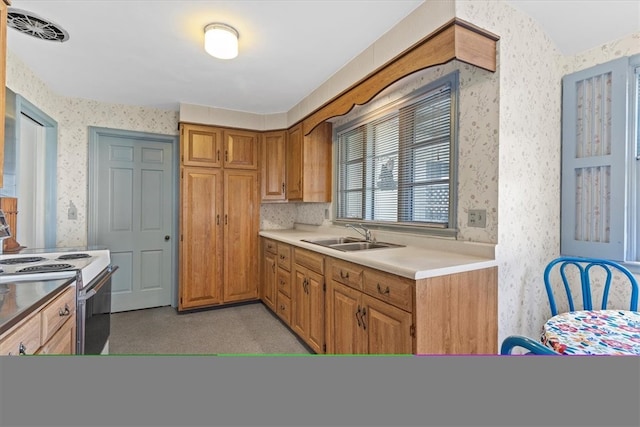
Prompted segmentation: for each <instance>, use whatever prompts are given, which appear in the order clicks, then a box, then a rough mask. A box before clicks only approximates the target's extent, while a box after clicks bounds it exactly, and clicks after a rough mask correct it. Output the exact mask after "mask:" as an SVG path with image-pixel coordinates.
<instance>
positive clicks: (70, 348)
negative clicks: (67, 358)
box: [38, 316, 76, 354]
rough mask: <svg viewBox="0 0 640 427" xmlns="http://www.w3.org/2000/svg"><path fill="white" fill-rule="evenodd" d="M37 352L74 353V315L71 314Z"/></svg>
mask: <svg viewBox="0 0 640 427" xmlns="http://www.w3.org/2000/svg"><path fill="white" fill-rule="evenodd" d="M38 354H76V316H71V317H70V318H69V319H67V321H66V322H65V323H64V324H63V325H62V327H61V328H60V329H59V330H58V332H56V333H55V334H53V336H52V337H51V339H50V340H49V341H47V343H46V344H45V345H44V346H42V348H41V349H40V351H39V352H38Z"/></svg>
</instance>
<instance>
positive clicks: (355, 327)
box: [327, 280, 367, 354]
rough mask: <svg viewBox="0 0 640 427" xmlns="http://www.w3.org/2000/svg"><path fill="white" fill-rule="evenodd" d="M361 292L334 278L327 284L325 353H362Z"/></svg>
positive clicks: (364, 348)
mask: <svg viewBox="0 0 640 427" xmlns="http://www.w3.org/2000/svg"><path fill="white" fill-rule="evenodd" d="M361 295H362V293H361V292H360V291H358V290H355V289H352V288H350V287H348V286H345V285H342V284H340V283H338V282H336V281H335V280H332V281H330V282H329V285H328V286H327V353H332V354H363V353H366V352H367V351H366V346H365V344H366V341H365V337H364V335H363V329H362V322H361V320H360V314H361V311H362V301H361Z"/></svg>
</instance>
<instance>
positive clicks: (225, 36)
mask: <svg viewBox="0 0 640 427" xmlns="http://www.w3.org/2000/svg"><path fill="white" fill-rule="evenodd" d="M204 50H206V51H207V53H208V54H209V55H211V56H214V57H216V58H220V59H232V58H235V57H236V56H238V31H236V29H235V28H233V27H231V26H229V25H226V24H221V23H213V24H209V25H207V26H206V27H204Z"/></svg>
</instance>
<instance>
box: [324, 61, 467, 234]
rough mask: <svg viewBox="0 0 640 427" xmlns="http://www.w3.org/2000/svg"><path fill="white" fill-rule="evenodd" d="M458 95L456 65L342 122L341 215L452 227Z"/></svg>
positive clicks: (373, 221)
mask: <svg viewBox="0 0 640 427" xmlns="http://www.w3.org/2000/svg"><path fill="white" fill-rule="evenodd" d="M457 96H458V72H457V71H456V72H454V73H452V74H449V75H447V76H445V77H443V78H441V79H439V80H437V81H435V82H432V83H430V84H428V85H427V86H424V87H422V88H420V89H418V90H416V91H414V92H413V93H411V94H409V95H407V96H405V97H404V98H402V99H400V100H398V101H395V102H393V103H392V104H391V105H388V106H385V107H383V108H381V109H379V110H377V111H375V112H372V113H370V114H367V115H366V116H364V117H361V118H358V119H355V120H354V121H352V122H350V123H348V124H346V125H344V126H342V127H340V128H338V129H336V141H337V180H336V181H337V189H336V193H337V194H336V198H335V200H336V222H354V221H355V222H361V223H366V224H375V225H381V226H385V225H386V226H403V227H423V228H430V229H436V230H449V229H450V228H452V225H453V224H455V201H456V190H455V188H456V185H455V184H456V174H455V172H456V167H455V166H456V156H457V154H456V153H457V140H456V136H457V131H456V130H457V104H458V103H457ZM441 234H446V232H445V233H441Z"/></svg>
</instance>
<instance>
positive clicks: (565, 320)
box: [540, 310, 640, 355]
mask: <svg viewBox="0 0 640 427" xmlns="http://www.w3.org/2000/svg"><path fill="white" fill-rule="evenodd" d="M540 340H541V341H542V343H543V344H544V345H546V346H547V347H550V348H552V349H554V350H555V351H557V352H558V353H561V354H568V355H571V354H575V355H579V354H582V355H588V354H591V355H607V354H609V355H611V354H617V355H622V354H626V355H640V312H637V311H626V310H584V311H570V312H567V313H561V314H558V315H557V316H553V317H552V318H551V319H549V320H548V321H547V322H546V323H545V324H544V326H543V327H542V334H541V337H540Z"/></svg>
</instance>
